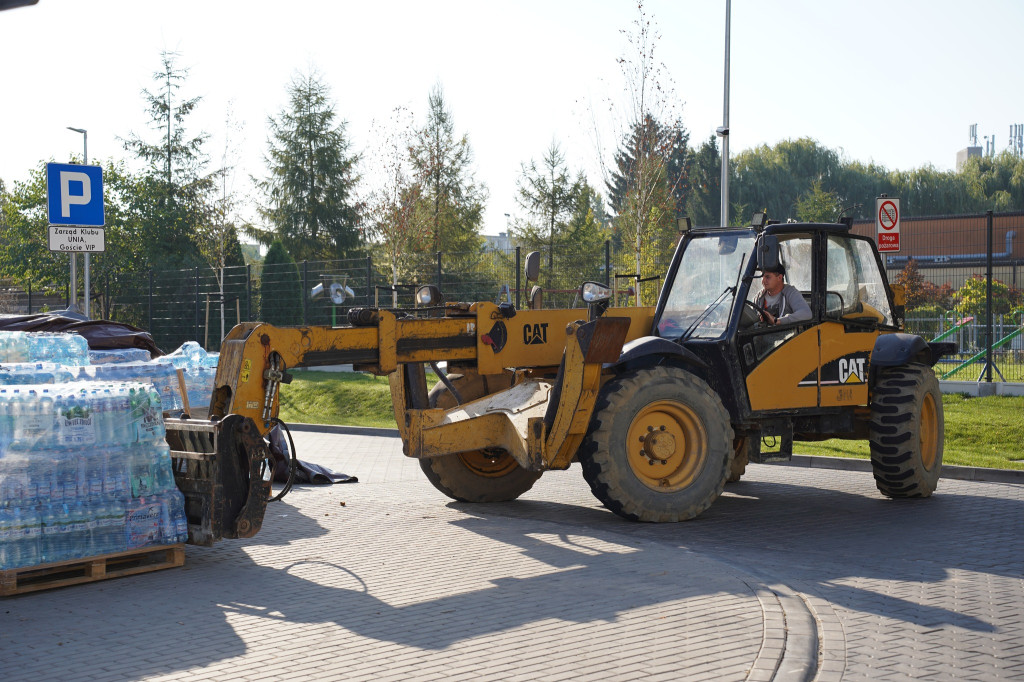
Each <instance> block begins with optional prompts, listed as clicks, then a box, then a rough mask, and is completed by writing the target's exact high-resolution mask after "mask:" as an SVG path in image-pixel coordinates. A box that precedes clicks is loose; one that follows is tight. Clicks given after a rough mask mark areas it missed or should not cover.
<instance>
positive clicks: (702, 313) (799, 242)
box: [653, 223, 898, 417]
mask: <svg viewBox="0 0 1024 682" xmlns="http://www.w3.org/2000/svg"><path fill="white" fill-rule="evenodd" d="M776 263H778V264H781V265H783V266H784V268H785V282H786V283H787V284H790V285H792V286H793V287H795V288H796V289H797V290H799V292H800V293H801V295H802V296H803V297H804V300H805V301H807V303H808V305H809V307H810V309H811V318H810V319H808V320H800V321H797V322H792V323H788V324H785V323H783V324H779V325H768V324H765V323H764V322H763V321H762V320H761V314H760V312H759V311H758V309H757V308H756V307H755V306H754V301H755V299H756V297H757V294H758V293H759V292H760V291H761V289H762V284H761V276H762V274H763V270H762V266H765V267H768V268H769V269H773V267H772V266H773V265H774V264H776ZM884 272H885V271H884V269H883V266H882V263H881V260H880V259H879V258H878V256H877V253H876V251H875V249H874V247H873V244H872V243H871V240H870V239H868V238H866V237H861V236H858V235H855V234H853V233H851V231H850V228H849V226H847V225H845V224H821V223H786V224H779V223H776V224H763V225H759V226H756V227H755V226H752V227H751V228H748V229H743V228H714V229H707V230H695V231H691V232H689V233H687V234H686V236H684V238H683V240H682V241H681V242H680V244H679V247H678V248H677V250H676V253H675V255H674V257H673V260H672V265H671V266H670V269H669V272H668V276H667V278H666V282H665V287H664V289H663V291H662V295H661V297H660V300H659V303H658V308H657V310H656V311H655V317H654V330H653V333H654V334H655V335H657V336H660V337H662V338H665V339H669V340H672V341H675V342H677V343H679V344H680V345H683V346H684V347H685V348H687V349H688V350H690V351H691V352H693V353H694V354H695V355H697V356H698V357H699V358H700V359H701V360H703V361H704V362H705V363H706V364H707V366H708V368H709V369H708V370H706V374H707V377H706V378H707V379H708V381H709V383H711V384H712V385H716V384H717V385H719V386H726V385H728V386H733V387H734V390H733V391H729V392H727V393H723V400H724V402H726V406H727V408H728V409H729V410H730V412H732V414H733V415H734V416H735V417H741V416H742V415H745V414H749V413H750V412H758V411H771V410H775V409H783V406H785V409H787V410H792V409H794V408H796V409H800V408H814V409H819V408H821V407H824V406H841V405H858V404H860V405H863V404H866V402H867V385H868V384H867V375H866V368H867V367H868V362H869V358H870V354H871V350H872V348H873V345H874V341H875V339H876V338H877V337H878V335H879V334H880V333H881V332H883V331H893V330H897V329H898V328H897V324H898V321H897V319H896V315H895V313H894V311H895V310H896V308H895V306H894V305H893V300H892V292H891V290H890V289H889V287H888V286H887V284H886V281H885V274H884ZM730 403H732V404H730Z"/></svg>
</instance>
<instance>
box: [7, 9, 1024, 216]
mask: <svg viewBox="0 0 1024 682" xmlns="http://www.w3.org/2000/svg"><path fill="white" fill-rule="evenodd" d="M646 9H647V13H648V15H649V16H651V17H653V19H654V22H655V24H656V26H657V29H658V31H659V32H660V34H661V36H662V39H661V40H660V41H659V42H658V43H657V48H656V50H657V51H656V57H657V59H658V60H659V61H662V62H664V64H665V66H666V67H667V69H668V71H669V73H670V74H671V76H672V79H673V82H674V86H675V89H676V92H677V93H678V95H679V98H680V99H681V100H682V101H683V102H684V103H685V104H684V110H683V121H684V124H685V125H686V126H687V128H688V129H689V130H690V133H691V141H692V142H694V143H699V142H700V141H702V140H703V139H705V138H707V137H708V136H709V135H711V134H712V133H713V132H714V130H715V128H716V127H717V126H719V125H720V124H721V123H722V115H723V112H722V105H723V92H722V91H723V56H724V53H723V50H724V26H725V0H648V3H647V6H646ZM637 17H638V14H637V10H636V2H635V1H634V0H616V1H614V2H613V1H611V0H604V1H594V0H591V1H583V0H572V1H569V0H564V1H563V0H545V1H538V0H529V1H523V2H504V3H495V2H482V1H479V0H477V1H475V2H445V1H442V0H434V1H432V2H423V1H422V0H420V1H418V2H416V1H411V0H409V1H404V0H402V1H400V0H375V1H374V2H348V1H335V2H313V1H311V0H291V1H287V0H275V1H274V2H264V1H259V0H216V1H214V2H211V1H209V0H174V1H165V0H90V1H86V0H40V1H39V4H38V5H35V6H32V7H27V8H21V9H15V10H9V11H5V12H2V13H0V178H3V179H4V180H5V181H6V182H7V183H8V184H10V183H12V182H13V181H16V180H24V179H26V178H27V176H28V171H29V169H30V168H32V167H33V166H34V165H35V164H37V163H38V162H39V161H41V160H49V159H50V158H52V159H54V160H56V161H64V160H67V159H68V158H69V156H70V155H71V154H81V150H82V139H81V135H79V134H77V133H73V132H71V131H68V130H66V129H65V128H66V126H74V127H77V128H85V129H87V130H88V131H89V158H90V161H91V162H96V161H98V160H101V159H108V158H126V157H127V153H126V152H125V151H124V149H123V146H122V145H121V143H120V142H119V141H118V139H117V138H118V136H123V137H127V136H128V135H129V133H131V132H137V133H146V132H147V131H146V125H147V117H146V114H145V111H144V102H143V99H142V97H141V94H140V93H141V90H142V89H143V88H147V87H148V88H154V87H155V86H154V84H153V81H152V74H153V73H154V72H156V71H158V70H159V68H160V51H161V50H163V49H167V50H173V51H177V52H179V53H180V55H181V57H180V59H179V61H178V63H179V65H181V66H185V67H188V68H189V69H190V74H189V78H188V80H187V81H186V83H185V86H184V88H183V90H182V93H183V94H184V95H185V96H197V95H198V96H201V97H202V98H203V101H202V103H201V104H200V106H199V109H198V110H197V111H196V113H195V114H193V116H192V117H191V119H190V132H192V133H196V132H198V131H200V130H205V131H207V132H209V133H211V134H212V139H211V142H210V144H209V145H208V147H207V150H208V153H209V154H210V156H211V157H212V158H213V159H214V160H215V161H216V160H219V159H220V156H221V154H222V152H223V149H224V131H225V120H226V115H227V111H228V109H229V107H230V109H231V111H232V115H233V117H234V119H235V120H236V121H237V122H239V123H240V124H241V125H242V132H241V133H240V134H239V135H235V139H234V142H235V143H236V144H238V147H239V152H238V166H239V170H238V173H237V175H236V179H235V189H236V190H237V191H239V192H241V193H243V194H244V193H245V192H247V191H248V189H249V188H248V184H249V183H248V177H249V175H257V176H262V175H263V174H264V166H263V161H262V159H263V154H264V152H265V150H266V139H267V133H266V120H267V116H268V115H270V114H276V113H278V112H279V111H280V110H281V109H282V107H283V106H284V105H285V92H286V90H285V88H286V85H287V83H288V82H289V80H290V78H291V77H292V76H293V75H294V74H296V73H297V72H305V71H307V70H308V69H309V68H310V67H311V66H312V67H315V68H316V69H317V70H318V71H319V72H320V73H321V75H322V76H323V77H324V79H325V80H326V81H327V82H328V83H329V84H330V86H331V88H332V94H333V96H334V99H335V101H336V104H337V112H338V114H339V115H340V116H341V117H342V118H344V119H345V120H347V121H348V132H349V135H350V137H351V139H352V141H353V144H354V148H355V149H356V150H357V151H362V150H369V149H372V148H373V146H374V141H373V139H372V137H373V135H372V130H373V125H374V122H375V121H377V122H378V123H382V122H384V121H386V120H388V119H389V117H390V115H391V111H392V110H393V109H394V107H396V106H399V105H404V106H407V107H409V108H410V109H411V110H412V112H413V113H414V114H415V117H416V122H417V124H420V123H422V121H423V118H424V115H425V111H426V105H427V95H428V93H429V91H430V89H431V87H432V86H433V85H434V84H435V83H440V84H441V85H442V86H443V88H444V91H445V95H446V98H447V101H448V104H449V106H450V108H451V110H452V113H453V115H454V118H455V124H456V129H457V131H458V132H460V133H462V132H465V133H467V134H468V135H469V140H470V143H471V145H472V147H473V150H474V154H475V159H476V177H477V179H478V180H479V181H482V182H483V183H484V184H486V185H487V187H488V189H489V195H490V198H489V200H488V202H487V212H486V215H485V223H484V232H486V233H489V234H495V233H497V232H499V231H502V230H504V229H505V217H504V216H505V214H506V213H512V214H513V215H515V213H516V204H515V182H516V179H517V177H518V176H519V174H520V166H521V164H522V163H523V162H525V161H528V160H529V159H530V158H537V159H539V158H540V157H541V155H542V154H543V152H544V151H545V150H546V149H547V147H548V145H549V144H550V142H551V140H552V139H555V140H557V141H558V142H560V143H561V144H562V147H563V150H564V151H566V153H567V155H568V157H569V162H570V165H571V166H572V167H573V168H581V169H584V170H586V171H587V172H588V175H589V176H590V181H591V182H592V183H593V184H595V186H597V187H598V188H599V189H602V190H603V186H602V182H601V178H600V176H599V174H598V170H597V169H598V168H599V166H598V164H597V151H596V144H595V142H594V138H595V135H594V130H595V125H594V121H595V120H596V121H597V122H598V124H599V127H601V128H602V129H603V133H602V137H603V138H604V139H603V142H604V143H605V144H606V145H607V144H609V143H612V142H614V140H612V139H611V137H613V135H612V133H613V132H614V130H616V129H617V128H616V127H615V125H614V123H613V122H612V120H613V119H612V117H611V115H610V114H609V112H608V102H609V100H610V99H612V100H617V101H618V102H620V103H623V104H624V103H625V95H624V94H623V90H622V83H621V76H620V70H619V67H618V65H617V63H616V58H617V57H620V56H625V55H627V54H628V48H627V44H626V42H625V40H624V38H623V36H622V35H621V33H620V30H622V29H631V28H632V23H633V21H634V20H635V19H636V18H637ZM1022 28H1024V2H1020V0H974V1H973V2H971V3H964V2H959V1H955V0H886V1H881V0H858V1H856V2H840V1H838V0H826V1H822V0H771V1H766V0H734V2H733V3H732V56H731V93H732V94H731V103H730V127H731V130H732V136H731V138H730V139H731V141H730V151H731V154H732V155H733V156H735V154H736V153H737V152H739V151H740V150H743V149H747V148H750V147H752V146H755V145H760V144H774V143H776V142H778V141H780V140H783V139H787V138H798V137H802V136H809V137H812V138H815V139H817V140H818V141H819V142H820V143H821V144H823V145H825V146H828V147H832V148H839V149H842V150H843V151H844V153H845V154H846V156H847V157H848V158H851V159H856V160H860V161H865V162H867V161H872V160H873V161H875V162H876V163H879V164H882V165H884V166H886V167H887V168H889V169H895V168H899V169H907V168H912V167H917V166H921V165H924V164H933V165H934V166H936V167H937V168H940V169H950V168H952V167H953V165H954V163H955V157H956V152H957V150H959V149H962V148H964V147H966V146H967V144H968V126H969V125H970V124H972V123H977V124H978V137H979V144H980V145H984V139H983V137H984V136H986V135H994V136H995V140H996V150H997V151H1001V150H1002V149H1004V148H1006V146H1007V144H1008V140H1009V126H1010V124H1012V123H1021V122H1024V82H1022V78H1021V74H1020V71H1021V60H1020V57H1019V48H1018V45H1019V40H1020V35H1021V30H1022ZM150 139H155V135H153V136H152V137H150ZM371 166H372V159H369V158H368V160H367V163H366V164H365V165H364V168H363V169H362V170H363V173H364V175H366V176H372V174H373V168H372V167H371Z"/></svg>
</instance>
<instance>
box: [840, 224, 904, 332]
mask: <svg viewBox="0 0 1024 682" xmlns="http://www.w3.org/2000/svg"><path fill="white" fill-rule="evenodd" d="M825 260H826V265H825V268H826V272H825V282H826V294H825V314H826V316H827V317H831V318H844V319H872V320H874V321H875V322H877V323H878V324H882V325H892V324H893V314H892V309H891V308H890V307H889V299H888V297H887V295H886V289H885V282H884V280H883V279H882V274H881V273H880V272H879V270H878V265H877V263H876V261H875V254H874V251H873V250H872V248H871V245H870V244H869V243H868V242H866V241H864V240H862V239H850V238H848V237H843V236H837V235H830V236H829V238H828V247H827V249H826V259H825Z"/></svg>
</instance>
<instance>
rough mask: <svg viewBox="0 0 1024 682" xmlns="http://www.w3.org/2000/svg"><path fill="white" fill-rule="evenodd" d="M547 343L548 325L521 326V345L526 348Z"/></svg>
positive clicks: (545, 323)
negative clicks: (524, 345)
mask: <svg viewBox="0 0 1024 682" xmlns="http://www.w3.org/2000/svg"><path fill="white" fill-rule="evenodd" d="M547 342H548V323H547V322H541V323H538V324H524V325H523V343H525V344H526V345H527V346H533V345H541V344H545V343H547Z"/></svg>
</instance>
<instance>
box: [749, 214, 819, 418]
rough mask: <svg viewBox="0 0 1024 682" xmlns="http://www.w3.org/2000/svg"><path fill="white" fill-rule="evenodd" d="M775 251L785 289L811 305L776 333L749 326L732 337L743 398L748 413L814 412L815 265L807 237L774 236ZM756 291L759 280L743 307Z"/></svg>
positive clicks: (810, 235) (772, 329)
mask: <svg viewBox="0 0 1024 682" xmlns="http://www.w3.org/2000/svg"><path fill="white" fill-rule="evenodd" d="M779 251H780V257H781V260H782V263H783V265H785V266H786V283H787V284H791V285H792V286H794V287H796V288H797V289H798V290H800V291H801V292H802V293H803V294H805V298H809V299H812V300H811V301H810V305H811V313H812V318H811V319H810V320H807V321H804V322H797V323H795V324H787V325H779V326H777V327H762V326H760V325H755V326H753V327H748V328H746V329H744V330H742V331H741V332H740V333H739V334H738V335H737V339H738V341H739V352H740V355H741V358H740V362H741V366H742V367H743V369H744V372H745V374H746V388H747V396H748V398H749V400H750V409H751V410H754V411H757V410H791V409H796V408H807V407H817V405H818V400H819V397H818V370H819V365H820V351H819V333H818V327H819V325H818V323H817V320H818V319H819V315H818V310H817V308H816V304H815V302H814V300H813V297H811V291H812V290H813V285H812V283H813V281H814V279H815V277H814V272H815V266H814V263H815V262H816V261H817V260H819V259H817V258H815V257H814V252H815V248H814V236H813V233H793V234H781V235H779ZM760 290H761V282H760V280H759V279H755V280H753V281H752V282H751V285H750V289H749V291H748V292H747V301H750V302H753V300H754V298H755V297H756V295H757V293H758V292H759V291H760Z"/></svg>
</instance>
